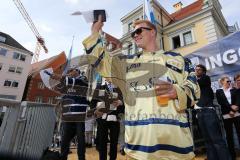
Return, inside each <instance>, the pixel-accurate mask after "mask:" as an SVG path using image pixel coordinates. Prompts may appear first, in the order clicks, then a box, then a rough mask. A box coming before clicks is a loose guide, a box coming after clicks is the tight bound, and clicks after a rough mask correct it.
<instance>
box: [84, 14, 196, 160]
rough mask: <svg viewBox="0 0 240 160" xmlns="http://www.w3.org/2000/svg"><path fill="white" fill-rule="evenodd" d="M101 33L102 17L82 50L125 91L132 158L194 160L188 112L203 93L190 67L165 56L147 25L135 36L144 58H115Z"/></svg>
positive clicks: (177, 56) (152, 28)
mask: <svg viewBox="0 0 240 160" xmlns="http://www.w3.org/2000/svg"><path fill="white" fill-rule="evenodd" d="M102 27H103V22H102V20H101V17H99V19H98V21H97V22H95V23H93V25H92V28H91V30H92V33H91V35H90V36H89V37H87V38H86V39H85V40H84V41H83V45H84V47H85V49H86V53H87V54H89V57H88V59H89V63H91V64H96V62H97V63H98V66H97V67H96V70H97V71H98V72H99V73H100V74H101V76H103V77H107V78H110V79H111V81H112V82H113V84H114V85H116V86H118V87H119V88H120V89H121V91H122V94H123V97H124V103H125V142H126V146H125V147H126V148H125V152H126V154H127V156H128V158H129V159H137V160H150V159H151V160H159V159H171V160H180V159H181V160H190V159H193V158H194V153H193V141H192V137H191V133H190V130H189V126H188V120H187V116H186V113H185V109H186V108H187V107H190V106H193V105H194V104H195V103H196V102H197V100H198V98H199V96H200V94H199V93H200V89H199V86H198V84H197V80H196V77H195V74H194V69H193V68H192V67H191V64H190V62H189V61H185V59H184V58H183V57H182V56H181V55H180V54H177V53H173V52H164V51H163V50H161V49H160V48H159V47H158V45H157V42H156V37H157V30H156V27H155V26H154V25H153V24H152V23H151V22H149V21H147V20H139V21H136V22H135V23H134V31H133V32H132V38H133V40H134V41H135V43H136V45H137V46H138V47H139V48H142V49H143V52H142V53H137V54H135V56H131V57H125V58H120V57H118V56H111V55H110V54H109V53H108V50H107V49H106V47H105V46H104V44H103V43H102V41H101V34H100V33H101V31H102ZM159 78H161V79H164V80H161V81H159ZM158 97H165V98H167V99H168V100H167V103H158V101H157V98H158Z"/></svg>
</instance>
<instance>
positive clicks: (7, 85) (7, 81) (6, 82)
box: [4, 80, 12, 87]
mask: <svg viewBox="0 0 240 160" xmlns="http://www.w3.org/2000/svg"><path fill="white" fill-rule="evenodd" d="M11 84H12V81H10V80H5V82H4V86H6V87H10V86H11Z"/></svg>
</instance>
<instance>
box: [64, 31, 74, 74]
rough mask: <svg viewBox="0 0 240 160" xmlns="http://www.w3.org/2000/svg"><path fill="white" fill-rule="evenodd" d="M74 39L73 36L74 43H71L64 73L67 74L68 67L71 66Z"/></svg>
mask: <svg viewBox="0 0 240 160" xmlns="http://www.w3.org/2000/svg"><path fill="white" fill-rule="evenodd" d="M73 41H74V36H73V39H72V45H71V48H70V51H69V53H68V58H67V63H66V65H65V68H64V70H63V73H62V75H66V74H67V71H68V69H69V68H70V64H71V59H72V49H73Z"/></svg>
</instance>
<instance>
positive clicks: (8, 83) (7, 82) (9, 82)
mask: <svg viewBox="0 0 240 160" xmlns="http://www.w3.org/2000/svg"><path fill="white" fill-rule="evenodd" d="M18 85H19V82H17V81H12V80H5V82H4V86H5V87H14V88H17V87H18Z"/></svg>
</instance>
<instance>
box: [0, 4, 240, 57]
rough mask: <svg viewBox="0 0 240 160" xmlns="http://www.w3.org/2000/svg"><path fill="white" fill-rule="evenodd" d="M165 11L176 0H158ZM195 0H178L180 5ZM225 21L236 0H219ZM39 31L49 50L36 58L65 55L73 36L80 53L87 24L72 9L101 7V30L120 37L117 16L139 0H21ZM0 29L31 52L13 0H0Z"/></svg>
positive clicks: (234, 13) (234, 12) (233, 14)
mask: <svg viewBox="0 0 240 160" xmlns="http://www.w3.org/2000/svg"><path fill="white" fill-rule="evenodd" d="M158 1H159V3H160V4H161V5H162V6H163V7H164V8H165V9H166V10H167V11H168V12H169V13H173V12H174V8H173V4H175V3H177V2H179V0H158ZM194 1H195V0H181V2H182V3H183V7H184V6H187V5H189V4H191V3H193V2H194ZM219 1H220V3H221V5H222V12H223V15H224V17H225V18H226V21H227V23H228V25H234V23H235V22H238V23H239V24H240V18H239V15H240V10H239V6H240V0H231V1H229V0H219ZM21 2H22V4H23V5H24V7H25V9H26V10H27V12H28V14H29V16H30V17H31V19H32V21H33V22H34V24H35V26H36V28H37V29H38V31H39V33H40V35H41V36H42V37H43V38H44V39H45V43H46V46H47V48H48V50H49V53H48V54H45V53H44V51H43V50H42V51H41V53H40V57H39V60H42V59H46V58H49V57H52V56H54V55H57V54H59V53H61V52H62V51H65V53H66V55H68V53H69V50H70V47H71V43H72V37H73V36H74V37H75V39H74V42H73V51H72V57H76V56H78V55H80V54H83V53H84V51H83V46H82V41H83V40H84V38H85V37H87V36H88V35H89V34H90V28H91V24H89V23H86V22H85V20H84V19H83V17H82V16H71V15H70V14H71V13H73V12H75V11H88V10H93V9H105V10H106V11H107V14H108V19H107V22H106V23H105V25H104V28H103V30H104V31H106V32H107V33H110V34H111V35H113V36H115V37H117V38H121V36H122V24H121V21H120V19H121V18H122V17H123V16H125V15H126V14H127V13H129V12H130V11H132V10H133V9H135V8H137V7H138V6H139V5H141V4H142V3H143V0H21ZM0 31H1V32H4V33H7V34H9V35H10V36H12V37H13V38H14V39H16V40H17V41H18V42H19V43H20V44H22V45H23V46H24V47H25V48H26V49H28V50H30V51H32V52H34V50H35V47H36V38H35V36H34V34H33V33H32V31H31V30H30V28H29V27H28V25H27V23H26V21H25V20H24V19H23V17H22V15H21V14H20V12H19V11H18V9H17V7H16V6H15V4H14V2H13V0H0Z"/></svg>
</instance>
